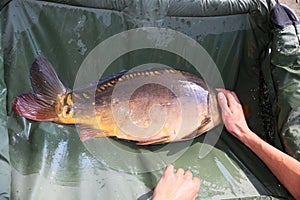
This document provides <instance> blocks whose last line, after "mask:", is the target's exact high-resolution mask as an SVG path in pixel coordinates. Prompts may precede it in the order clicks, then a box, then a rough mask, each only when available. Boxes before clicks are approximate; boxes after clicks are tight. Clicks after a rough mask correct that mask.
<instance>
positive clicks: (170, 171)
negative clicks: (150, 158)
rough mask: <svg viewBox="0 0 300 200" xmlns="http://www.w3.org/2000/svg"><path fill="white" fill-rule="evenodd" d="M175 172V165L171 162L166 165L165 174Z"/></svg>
mask: <svg viewBox="0 0 300 200" xmlns="http://www.w3.org/2000/svg"><path fill="white" fill-rule="evenodd" d="M173 172H174V166H173V165H171V164H168V165H167V167H166V170H165V172H164V175H165V174H173Z"/></svg>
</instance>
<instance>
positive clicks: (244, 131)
mask: <svg viewBox="0 0 300 200" xmlns="http://www.w3.org/2000/svg"><path fill="white" fill-rule="evenodd" d="M217 91H218V92H219V93H218V101H219V105H220V107H221V110H222V119H223V122H224V125H225V127H226V129H227V130H228V131H229V132H230V133H231V134H232V135H233V136H235V137H236V138H238V139H239V140H240V141H241V142H243V143H244V144H245V145H246V146H248V147H249V148H250V149H251V150H252V151H253V152H254V153H255V154H256V155H257V156H258V157H259V158H260V159H261V160H262V161H263V162H264V163H265V164H266V165H267V167H268V168H269V169H270V170H271V171H272V172H273V174H274V175H275V176H276V177H277V179H278V180H279V181H280V182H281V183H282V184H283V185H284V186H285V187H286V189H287V190H288V191H289V192H290V193H291V195H292V196H293V197H294V198H295V199H300V190H299V185H300V162H299V161H297V160H296V159H294V158H293V157H291V156H289V155H287V154H285V153H284V152H282V151H280V150H278V149H276V148H275V147H273V146H272V145H270V144H268V143H267V142H265V141H264V140H262V139H261V138H260V137H258V136H257V135H256V134H255V133H254V132H252V131H251V130H250V129H249V127H248V125H247V123H246V120H245V117H244V114H243V109H242V106H241V104H240V102H239V100H238V98H237V96H236V94H235V93H234V92H231V91H228V90H224V89H218V90H217ZM283 172H284V173H283Z"/></svg>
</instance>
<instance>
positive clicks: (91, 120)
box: [13, 56, 221, 145]
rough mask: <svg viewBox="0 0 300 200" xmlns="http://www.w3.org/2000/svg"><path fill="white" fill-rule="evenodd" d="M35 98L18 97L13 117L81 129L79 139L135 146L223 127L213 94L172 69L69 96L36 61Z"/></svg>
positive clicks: (118, 77)
mask: <svg viewBox="0 0 300 200" xmlns="http://www.w3.org/2000/svg"><path fill="white" fill-rule="evenodd" d="M30 79H31V84H32V88H33V93H30V94H23V95H20V96H18V97H17V98H16V99H15V101H14V104H13V110H14V112H16V113H17V114H19V115H21V116H23V117H25V118H28V119H31V120H35V121H44V122H55V123H59V124H79V125H80V139H81V140H83V141H84V140H87V139H90V138H100V137H109V136H115V137H117V138H120V139H126V140H133V141H136V142H137V144H139V145H148V144H157V143H167V142H173V141H180V140H187V139H192V138H195V137H197V136H199V135H201V134H203V133H205V132H207V131H208V130H210V129H212V128H213V127H215V126H217V125H218V124H220V123H221V118H220V113H219V109H218V104H217V100H216V95H215V92H214V90H213V89H211V88H209V87H208V86H207V85H206V84H205V83H204V81H203V80H202V79H200V78H199V77H197V76H196V75H193V74H190V73H188V72H184V71H179V70H174V69H166V68H164V69H154V68H153V69H146V70H137V71H131V72H125V71H124V72H120V73H117V74H114V75H111V76H109V77H106V78H104V79H100V81H99V82H97V83H95V84H91V85H89V86H87V87H83V88H78V89H74V90H70V89H68V88H66V87H65V86H64V85H63V84H62V83H61V81H60V80H59V78H58V76H57V74H56V73H55V71H54V69H53V67H52V66H51V64H50V63H49V62H48V60H47V59H46V58H45V57H43V56H38V57H37V58H36V60H35V61H34V63H33V64H32V68H31V70H30Z"/></svg>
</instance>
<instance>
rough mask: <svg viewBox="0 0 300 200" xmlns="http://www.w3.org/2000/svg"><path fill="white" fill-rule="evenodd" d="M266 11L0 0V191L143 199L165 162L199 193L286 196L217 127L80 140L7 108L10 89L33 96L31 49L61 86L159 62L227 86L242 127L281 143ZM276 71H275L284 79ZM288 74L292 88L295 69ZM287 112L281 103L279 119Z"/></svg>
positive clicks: (14, 195) (238, 5)
mask: <svg viewBox="0 0 300 200" xmlns="http://www.w3.org/2000/svg"><path fill="white" fill-rule="evenodd" d="M274 4H275V3H274ZM273 6H274V5H273V4H271V3H269V4H268V3H267V2H265V1H258V0H257V1H253V0H243V1H241V0H236V1H223V0H222V1H221V0H210V1H80V0H69V1H51V2H47V1H34V0H12V1H4V2H3V3H1V4H0V8H1V22H2V23H1V36H2V37H1V39H2V46H1V47H2V48H1V54H2V55H1V57H0V58H1V59H0V67H1V68H0V76H1V79H0V86H1V88H0V89H1V99H0V100H1V106H2V109H1V112H0V117H1V118H0V120H1V123H0V128H1V131H0V134H1V140H0V155H1V156H0V165H1V168H0V195H1V197H3V198H4V199H5V198H7V199H26V200H30V199H45V200H46V199H60V198H64V199H151V196H152V191H153V188H154V187H155V185H156V184H157V182H158V180H159V178H160V177H161V175H162V173H163V171H164V168H165V166H166V165H167V164H168V163H172V164H174V165H175V167H176V168H179V167H182V168H184V169H188V170H190V171H192V172H193V174H194V175H195V176H197V177H199V178H200V179H201V189H200V191H199V196H198V199H234V198H250V199H251V198H259V199H272V198H274V199H276V198H278V199H281V198H285V199H289V198H290V195H289V194H288V192H287V191H286V190H285V188H284V187H283V186H282V185H281V184H280V183H279V182H278V181H277V179H276V178H275V177H274V176H273V174H272V173H271V172H270V171H269V170H268V169H267V168H266V166H265V165H264V164H263V163H262V162H261V161H260V160H259V159H258V158H257V157H256V156H255V155H254V154H253V153H252V152H251V151H250V150H249V149H247V148H246V147H245V146H244V145H243V144H241V143H240V142H239V141H237V140H236V139H235V138H234V137H232V136H231V135H230V134H229V133H227V132H226V130H225V129H223V126H218V127H216V128H215V129H213V130H211V131H209V132H208V133H206V134H204V135H202V136H200V137H198V138H196V139H194V140H190V141H185V142H177V143H171V144H165V145H155V146H145V147H142V146H137V145H136V144H135V143H134V142H130V141H124V140H118V139H116V138H99V139H92V140H87V141H85V142H82V141H80V138H79V133H78V129H77V127H76V126H74V125H59V124H55V123H49V122H34V121H31V120H27V119H25V118H22V117H20V116H18V115H16V114H15V113H14V112H13V111H12V103H13V100H14V98H15V97H16V96H18V95H20V94H23V93H30V92H32V88H31V84H30V78H29V70H30V67H31V64H32V62H33V61H34V59H35V57H37V55H40V54H42V55H44V56H45V57H46V58H47V59H48V60H49V61H50V62H51V63H52V65H53V66H54V68H55V70H56V72H57V74H58V76H59V78H60V79H61V81H62V82H63V84H64V85H66V86H67V87H69V88H71V89H73V88H74V86H76V87H77V86H83V85H84V84H88V83H90V81H93V80H97V79H98V78H100V77H101V76H103V77H104V76H107V75H109V74H112V73H116V72H119V71H121V70H124V69H126V70H130V69H132V68H134V67H138V66H141V65H144V64H149V63H151V65H156V64H157V65H158V64H160V65H164V66H168V67H172V68H176V69H181V70H185V71H189V72H192V73H195V74H198V75H201V76H205V77H204V78H205V79H206V81H207V82H208V84H209V85H211V86H212V87H225V88H227V89H230V90H234V91H236V92H237V94H238V96H239V97H240V100H241V102H242V104H243V105H245V106H246V107H247V108H248V110H249V113H248V124H249V126H250V128H251V129H252V130H253V131H255V132H256V133H257V134H258V135H259V136H260V137H262V138H263V139H265V140H266V141H267V142H269V143H272V144H273V145H274V146H276V147H277V148H279V149H281V150H284V146H282V142H281V141H282V137H280V131H281V130H282V129H281V128H280V126H276V125H275V124H276V122H277V121H276V120H277V114H278V110H277V109H276V108H278V105H277V100H276V99H277V96H276V95H277V93H276V91H277V90H276V87H277V86H278V85H273V76H272V73H271V69H273V68H270V67H271V61H270V60H271V56H272V55H271V54H270V51H269V48H270V46H271V45H272V42H273V32H272V26H271V24H270V21H269V15H270V9H271V8H272V7H273ZM278 30H282V29H278ZM298 33H299V31H298ZM293 48H294V47H293ZM298 51H299V47H298ZM298 57H299V54H298ZM298 57H296V58H295V59H296V60H297V61H295V62H294V64H295V63H296V64H299V58H298ZM199 59H200V60H199ZM278 65H280V63H279V64H278V63H275V61H273V67H277V66H278ZM284 66H285V65H283V66H282V67H281V68H280V69H278V70H280V73H285V74H286V76H289V75H288V74H289V72H290V70H286V69H287V68H285V67H284ZM275 69H277V68H275ZM297 69H298V68H296V69H294V70H297ZM281 71H282V72H281ZM278 73H279V72H278ZM293 74H295V77H294V78H293V79H292V80H295V82H297V83H298V84H299V82H298V81H299V80H300V79H299V76H298V77H297V76H296V75H297V74H299V73H293ZM276 77H282V76H276ZM288 79H289V78H285V79H284V80H283V81H287V80H288ZM220 80H221V81H220ZM280 88H282V87H280ZM296 90H297V89H296ZM298 90H299V89H298ZM298 90H297V91H298ZM284 91H285V90H284ZM297 91H295V93H297ZM298 92H299V91H298ZM283 96H284V97H287V95H285V94H283ZM293 102H299V101H296V100H295V101H293ZM284 105H286V104H284ZM291 105H295V104H291ZM292 109H293V110H297V109H298V110H299V107H297V106H296V105H295V106H293V107H292ZM289 113H290V108H287V109H286V112H285V114H286V115H285V116H283V117H284V118H285V119H287V117H288V116H289ZM296 119H297V118H296ZM283 121H284V120H283ZM283 124H285V122H283ZM298 124H299V123H298ZM289 130H291V129H289ZM296 130H299V128H297V129H296ZM294 133H295V132H294ZM298 141H299V140H298ZM298 146H299V145H298Z"/></svg>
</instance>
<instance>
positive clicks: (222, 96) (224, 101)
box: [218, 92, 230, 112]
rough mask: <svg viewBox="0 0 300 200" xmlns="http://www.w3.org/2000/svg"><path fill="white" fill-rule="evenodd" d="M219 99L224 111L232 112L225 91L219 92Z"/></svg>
mask: <svg viewBox="0 0 300 200" xmlns="http://www.w3.org/2000/svg"><path fill="white" fill-rule="evenodd" d="M218 101H219V105H220V107H221V110H222V111H223V112H224V111H225V112H230V109H229V107H228V103H227V99H226V96H225V93H223V92H219V93H218Z"/></svg>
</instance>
